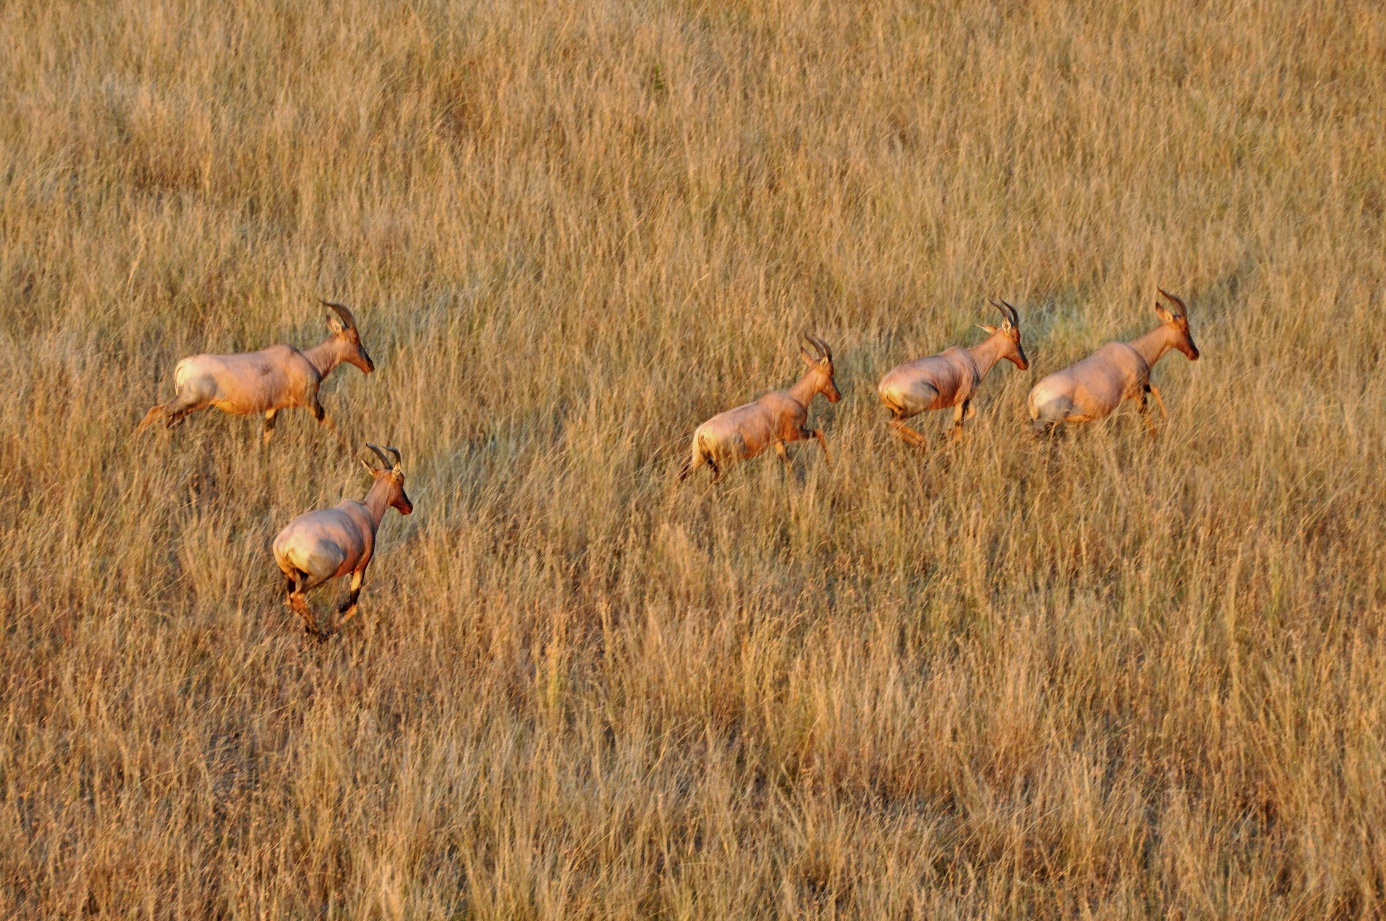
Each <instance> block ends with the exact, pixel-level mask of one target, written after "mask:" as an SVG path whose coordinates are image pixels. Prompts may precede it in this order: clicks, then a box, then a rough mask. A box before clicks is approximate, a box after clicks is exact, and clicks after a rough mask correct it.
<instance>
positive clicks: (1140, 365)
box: [1030, 289, 1198, 435]
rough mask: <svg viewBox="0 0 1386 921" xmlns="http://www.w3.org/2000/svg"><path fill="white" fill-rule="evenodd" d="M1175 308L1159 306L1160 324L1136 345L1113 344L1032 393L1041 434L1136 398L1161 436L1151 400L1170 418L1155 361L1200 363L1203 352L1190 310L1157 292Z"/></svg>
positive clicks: (1048, 379) (1097, 415)
mask: <svg viewBox="0 0 1386 921" xmlns="http://www.w3.org/2000/svg"><path fill="white" fill-rule="evenodd" d="M1157 290H1159V291H1160V294H1162V295H1164V297H1166V298H1167V299H1168V300H1169V301H1170V303H1171V304H1172V305H1173V306H1174V310H1169V309H1167V308H1166V307H1164V306H1163V305H1162V304H1159V303H1156V305H1155V314H1156V316H1158V317H1159V318H1160V325H1159V326H1157V327H1155V328H1154V329H1152V330H1151V331H1150V332H1148V333H1146V334H1145V335H1143V336H1139V337H1137V338H1135V339H1133V340H1131V341H1130V342H1109V343H1107V344H1106V345H1104V346H1102V348H1100V349H1098V350H1097V351H1096V352H1093V353H1092V354H1091V355H1089V356H1088V357H1087V358H1084V359H1083V360H1082V361H1079V362H1077V363H1076V364H1072V365H1069V366H1068V367H1067V368H1064V369H1063V370H1062V371H1056V372H1055V373H1053V374H1051V375H1049V376H1048V377H1046V378H1044V379H1043V380H1042V381H1040V382H1039V383H1038V384H1036V385H1035V387H1034V389H1033V390H1031V391H1030V419H1031V420H1032V421H1033V423H1034V429H1035V432H1036V433H1037V434H1042V433H1046V432H1049V431H1051V430H1052V429H1053V428H1054V426H1056V425H1058V424H1059V423H1061V422H1091V421H1093V420H1095V419H1101V418H1103V417H1104V416H1106V415H1108V414H1110V413H1111V412H1112V411H1113V410H1114V409H1116V408H1117V407H1118V406H1120V405H1121V403H1122V401H1124V400H1130V399H1135V400H1137V401H1138V405H1139V408H1140V412H1141V417H1142V418H1143V419H1144V420H1145V424H1146V427H1147V428H1148V429H1149V430H1150V434H1151V435H1154V434H1155V423H1154V422H1152V421H1151V419H1150V416H1149V414H1148V407H1147V405H1146V397H1147V396H1148V395H1153V396H1154V397H1155V400H1156V402H1157V403H1158V404H1159V406H1160V412H1161V413H1163V414H1165V415H1168V411H1167V410H1166V409H1165V401H1164V398H1163V397H1161V396H1160V391H1159V390H1158V389H1157V388H1156V387H1155V386H1154V385H1152V384H1151V383H1150V372H1151V369H1152V368H1154V367H1155V362H1157V361H1159V360H1160V358H1161V357H1162V356H1163V355H1164V354H1165V353H1166V352H1168V351H1169V350H1170V349H1178V350H1179V351H1180V352H1183V353H1184V355H1185V356H1187V357H1188V359H1189V360H1190V361H1197V360H1198V347H1197V346H1196V345H1194V341H1193V334H1192V333H1191V332H1190V331H1189V314H1188V307H1187V306H1185V304H1184V302H1183V301H1181V300H1180V299H1179V298H1177V297H1175V296H1174V295H1172V294H1170V293H1168V292H1167V291H1165V290H1163V289H1157Z"/></svg>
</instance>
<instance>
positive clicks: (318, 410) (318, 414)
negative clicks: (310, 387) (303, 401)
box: [308, 391, 337, 432]
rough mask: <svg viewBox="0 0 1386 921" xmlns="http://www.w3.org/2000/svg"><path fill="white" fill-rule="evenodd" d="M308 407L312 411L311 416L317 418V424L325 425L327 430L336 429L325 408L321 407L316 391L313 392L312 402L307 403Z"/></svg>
mask: <svg viewBox="0 0 1386 921" xmlns="http://www.w3.org/2000/svg"><path fill="white" fill-rule="evenodd" d="M308 408H309V409H311V410H312V411H313V418H314V419H316V420H318V424H319V425H321V426H323V427H325V428H326V429H327V430H328V431H329V432H332V431H336V428H337V424H336V423H335V422H333V421H332V420H331V419H330V418H329V417H328V415H327V410H325V409H323V408H322V402H321V401H320V400H319V399H318V395H317V392H316V391H315V392H314V393H313V402H311V403H309V404H308Z"/></svg>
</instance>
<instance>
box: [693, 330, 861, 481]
mask: <svg viewBox="0 0 1386 921" xmlns="http://www.w3.org/2000/svg"><path fill="white" fill-rule="evenodd" d="M804 339H805V341H807V342H808V343H809V345H811V346H813V348H814V350H815V353H816V354H811V353H810V352H809V351H808V349H805V348H800V349H799V354H800V355H802V356H803V357H804V363H805V364H806V365H808V370H807V371H806V372H805V373H804V376H803V377H801V378H799V381H798V383H796V384H795V385H794V386H792V387H790V388H788V389H786V390H774V391H771V392H770V393H767V394H766V395H765V396H763V397H761V398H760V399H758V400H756V401H755V402H754V403H747V404H746V405H744V406H738V407H737V408H736V409H729V410H727V411H726V412H724V413H718V414H717V415H715V416H713V417H712V418H711V419H709V420H707V421H706V422H704V423H703V424H702V425H700V426H698V429H697V431H695V432H694V433H693V450H692V453H691V454H690V456H689V458H688V460H686V461H684V464H683V469H682V470H681V471H679V479H680V480H684V479H687V478H688V475H689V474H691V473H692V472H693V471H694V470H697V469H698V468H699V467H701V466H703V465H704V464H707V465H708V466H709V467H711V468H712V482H714V483H716V482H717V481H718V480H720V479H721V478H722V474H723V472H724V471H725V470H726V468H727V466H728V465H730V464H732V463H734V462H736V461H739V460H743V459H746V458H751V457H755V456H756V455H757V454H759V453H760V452H762V451H764V450H765V449H766V448H768V447H770V446H771V445H774V446H775V452H776V453H777V454H779V456H780V460H782V461H784V462H785V463H786V464H788V463H789V455H788V454H787V453H786V452H785V449H784V446H785V444H786V443H787V442H791V441H803V440H804V439H807V438H817V439H818V444H819V445H820V446H821V447H822V448H823V462H824V463H825V464H828V465H829V466H830V467H831V466H832V465H831V464H830V463H829V462H828V441H827V439H826V438H824V437H823V433H822V432H821V431H819V430H818V429H811V428H807V427H806V425H805V423H807V422H808V407H809V404H810V403H812V402H813V398H814V397H815V396H817V395H818V394H820V393H821V394H823V396H825V397H827V398H828V402H829V403H836V402H837V401H838V400H840V399H842V394H840V393H838V392H837V385H835V384H834V383H833V353H832V349H830V348H828V344H827V343H826V342H824V341H823V340H822V339H818V338H815V337H813V336H810V335H809V334H808V333H804Z"/></svg>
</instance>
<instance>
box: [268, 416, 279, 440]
mask: <svg viewBox="0 0 1386 921" xmlns="http://www.w3.org/2000/svg"><path fill="white" fill-rule="evenodd" d="M278 417H279V410H277V409H271V410H268V411H267V412H266V413H265V438H264V444H269V443H270V438H271V437H272V436H273V435H274V423H275V420H276V419H277V418H278Z"/></svg>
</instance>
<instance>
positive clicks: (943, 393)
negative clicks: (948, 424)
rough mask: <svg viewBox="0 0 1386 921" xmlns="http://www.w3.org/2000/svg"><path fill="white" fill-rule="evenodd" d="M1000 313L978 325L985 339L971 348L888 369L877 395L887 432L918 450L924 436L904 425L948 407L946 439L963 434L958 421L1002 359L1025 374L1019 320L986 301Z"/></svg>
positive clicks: (1010, 309)
mask: <svg viewBox="0 0 1386 921" xmlns="http://www.w3.org/2000/svg"><path fill="white" fill-rule="evenodd" d="M991 304H992V306H993V307H995V308H996V309H997V310H999V311H1001V316H1002V317H1003V318H1004V322H1003V323H1002V324H1001V326H1000V328H999V329H998V328H997V327H995V326H986V325H983V324H978V325H979V326H981V328H982V329H984V330H986V332H987V333H988V336H987V338H986V339H983V340H982V341H981V342H979V343H978V344H977V345H974V346H973V347H972V348H970V349H964V348H959V347H958V346H956V345H955V346H953V347H952V348H948V349H945V350H943V351H942V352H940V353H939V354H937V355H929V356H927V357H925V358H916V359H914V360H913V361H907V362H905V363H904V364H902V365H898V366H897V367H895V368H894V369H892V370H891V371H890V372H889V373H888V374H886V376H885V377H883V378H881V383H880V385H879V386H878V387H877V388H876V392H877V393H879V394H880V395H881V402H882V403H884V404H885V405H886V408H887V409H889V410H890V412H891V415H892V418H891V420H890V427H891V428H892V429H893V430H894V431H895V434H897V435H899V436H900V437H901V438H902V439H904V440H905V441H906V442H908V443H909V444H912V445H914V446H916V447H923V445H924V436H923V435H921V434H919V433H918V432H916V431H915V430H914V429H912V428H910V427H909V426H908V425H906V424H905V420H906V419H908V418H910V417H911V416H916V415H918V414H919V413H922V412H924V411H926V410H930V409H948V408H949V407H950V406H951V407H952V408H953V428H952V429H951V430H950V432H949V436H950V437H957V436H958V435H960V434H962V428H963V421H964V420H966V419H971V418H972V416H973V415H974V414H975V413H976V412H977V410H976V409H975V408H974V407H973V406H972V400H973V398H974V397H976V395H977V388H978V387H979V386H981V383H982V378H984V377H986V376H987V372H989V371H990V370H991V369H992V368H993V367H994V366H995V365H996V363H997V362H998V361H1000V360H1001V359H1003V358H1004V359H1006V360H1008V361H1010V362H1012V363H1014V364H1015V366H1016V367H1017V368H1019V369H1020V370H1022V371H1024V370H1026V369H1028V368H1029V367H1030V363H1029V362H1028V361H1027V360H1026V359H1025V350H1024V349H1022V348H1021V347H1020V315H1019V314H1018V313H1016V309H1015V308H1014V307H1012V306H1011V305H1010V304H1008V303H1006V302H1005V301H1001V302H1000V303H997V302H996V301H992V302H991Z"/></svg>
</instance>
